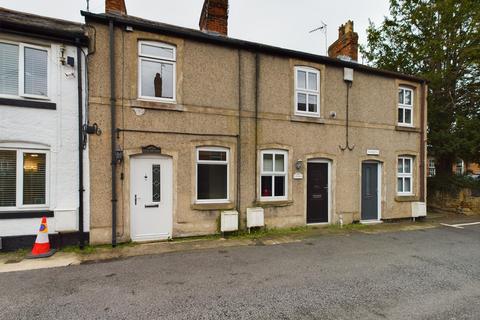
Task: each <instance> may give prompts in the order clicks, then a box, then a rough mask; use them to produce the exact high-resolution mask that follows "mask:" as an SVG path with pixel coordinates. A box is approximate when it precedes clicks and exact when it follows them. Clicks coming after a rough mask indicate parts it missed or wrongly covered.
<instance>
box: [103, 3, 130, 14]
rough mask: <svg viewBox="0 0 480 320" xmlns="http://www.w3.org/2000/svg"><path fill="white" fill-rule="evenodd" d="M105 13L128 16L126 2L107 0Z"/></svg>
mask: <svg viewBox="0 0 480 320" xmlns="http://www.w3.org/2000/svg"><path fill="white" fill-rule="evenodd" d="M105 13H115V14H127V7H126V6H125V0H105Z"/></svg>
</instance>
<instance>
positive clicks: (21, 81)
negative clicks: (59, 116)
mask: <svg viewBox="0 0 480 320" xmlns="http://www.w3.org/2000/svg"><path fill="white" fill-rule="evenodd" d="M0 43H7V44H13V45H16V46H18V95H13V94H0V97H3V98H11V99H19V98H26V99H38V100H51V99H50V96H51V88H50V87H51V85H50V78H51V71H50V57H51V49H50V48H49V47H42V46H36V45H33V44H29V43H23V42H15V41H9V40H4V39H0ZM25 48H31V49H37V50H42V51H46V52H47V95H46V96H41V95H36V94H27V93H25Z"/></svg>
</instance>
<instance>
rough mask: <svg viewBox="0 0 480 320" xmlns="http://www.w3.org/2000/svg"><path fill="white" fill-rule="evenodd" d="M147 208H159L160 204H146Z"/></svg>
mask: <svg viewBox="0 0 480 320" xmlns="http://www.w3.org/2000/svg"><path fill="white" fill-rule="evenodd" d="M145 208H158V204H146V205H145Z"/></svg>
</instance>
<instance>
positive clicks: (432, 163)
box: [428, 159, 437, 177]
mask: <svg viewBox="0 0 480 320" xmlns="http://www.w3.org/2000/svg"><path fill="white" fill-rule="evenodd" d="M436 173H437V172H436V169H435V160H433V159H429V160H428V176H429V177H434V176H435V174H436Z"/></svg>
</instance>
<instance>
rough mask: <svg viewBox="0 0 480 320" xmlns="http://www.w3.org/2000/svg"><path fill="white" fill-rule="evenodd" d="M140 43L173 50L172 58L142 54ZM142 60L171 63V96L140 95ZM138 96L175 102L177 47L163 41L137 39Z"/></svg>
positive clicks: (142, 98) (143, 98)
mask: <svg viewBox="0 0 480 320" xmlns="http://www.w3.org/2000/svg"><path fill="white" fill-rule="evenodd" d="M142 44H145V45H149V46H152V47H157V48H166V49H172V50H173V59H168V58H165V57H158V56H154V55H148V54H142ZM142 61H153V62H160V63H163V64H171V65H172V66H173V68H172V73H173V76H172V80H173V95H172V98H161V97H150V96H142ZM137 86H138V98H139V99H140V100H150V101H161V102H167V103H175V102H176V94H177V48H176V47H175V46H172V45H170V44H166V43H163V42H154V41H139V42H138V83H137Z"/></svg>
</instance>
